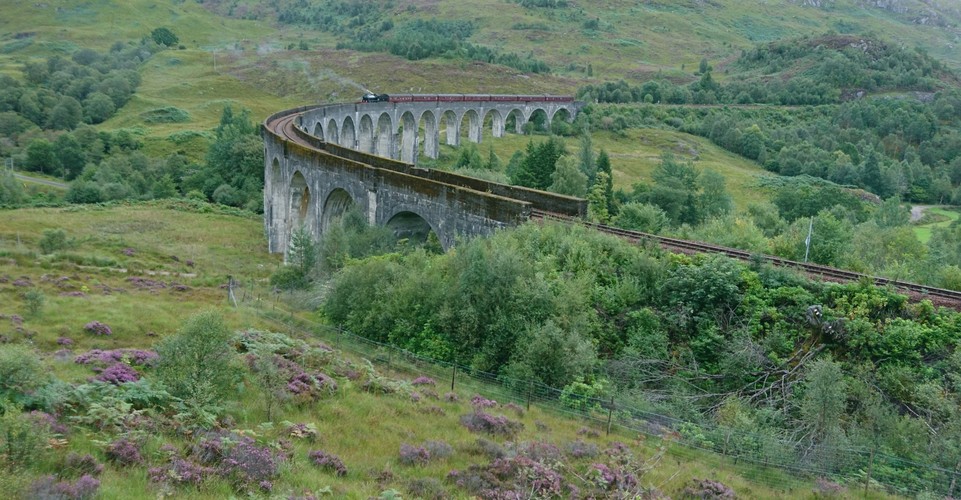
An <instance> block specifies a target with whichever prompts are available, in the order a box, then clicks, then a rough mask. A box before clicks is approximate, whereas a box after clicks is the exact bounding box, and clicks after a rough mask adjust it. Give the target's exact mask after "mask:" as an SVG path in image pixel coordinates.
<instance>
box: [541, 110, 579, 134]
mask: <svg viewBox="0 0 961 500" xmlns="http://www.w3.org/2000/svg"><path fill="white" fill-rule="evenodd" d="M547 123H548V124H549V125H550V131H551V133H552V134H554V135H570V134H571V132H572V131H573V127H572V126H571V124H572V123H574V117H573V116H572V115H571V112H570V111H569V110H568V109H567V108H558V109H557V110H555V111H554V114H552V115H550V116H548V117H547Z"/></svg>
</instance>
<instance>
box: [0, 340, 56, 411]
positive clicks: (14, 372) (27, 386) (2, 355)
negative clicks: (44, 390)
mask: <svg viewBox="0 0 961 500" xmlns="http://www.w3.org/2000/svg"><path fill="white" fill-rule="evenodd" d="M46 379H47V374H46V372H45V370H44V367H43V365H42V364H41V363H40V359H39V358H38V357H37V355H36V353H34V351H33V350H32V349H29V348H27V347H25V346H22V345H7V346H3V349H0V401H2V400H3V398H8V399H18V398H20V397H22V396H23V395H25V394H27V393H29V392H31V391H33V390H34V389H37V388H39V387H41V386H42V385H43V384H44V382H45V381H46Z"/></svg>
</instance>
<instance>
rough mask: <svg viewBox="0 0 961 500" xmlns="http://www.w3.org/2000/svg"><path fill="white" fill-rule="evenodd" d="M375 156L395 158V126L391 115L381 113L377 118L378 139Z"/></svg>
mask: <svg viewBox="0 0 961 500" xmlns="http://www.w3.org/2000/svg"><path fill="white" fill-rule="evenodd" d="M375 142H376V146H375V147H376V150H375V151H374V154H376V155H378V156H383V157H385V158H392V157H393V147H392V146H393V145H394V126H393V124H392V123H391V120H390V114H388V113H381V114H380V116H379V117H378V118H377V138H376V141H375Z"/></svg>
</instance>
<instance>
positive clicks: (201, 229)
mask: <svg viewBox="0 0 961 500" xmlns="http://www.w3.org/2000/svg"><path fill="white" fill-rule="evenodd" d="M178 207H182V205H178V204H163V205H157V204H151V205H133V206H118V207H113V208H91V209H75V208H70V209H23V210H17V211H4V212H2V215H3V219H2V220H3V221H4V222H3V223H2V224H0V276H2V277H4V278H6V280H5V281H4V282H2V283H0V304H3V306H2V308H0V313H3V314H6V315H10V314H24V315H25V317H26V318H25V322H24V327H25V329H26V331H27V332H28V334H29V335H30V337H31V339H29V340H26V339H25V338H24V337H25V335H24V334H23V333H19V332H15V331H13V329H12V327H10V326H8V325H9V322H8V321H6V320H5V321H2V322H0V334H6V335H9V336H10V337H11V338H12V339H13V341H15V342H27V343H30V344H32V345H34V346H36V348H37V349H39V350H40V351H41V352H42V353H43V356H44V363H45V364H46V365H47V366H48V367H50V369H51V372H52V373H54V374H55V375H57V376H58V377H60V378H62V379H65V380H70V381H74V382H82V381H84V380H86V379H87V378H89V377H90V376H91V372H90V370H89V369H87V368H85V367H82V366H80V365H76V364H74V363H70V362H69V361H57V360H56V358H55V357H54V356H53V353H54V352H55V351H57V350H59V349H62V346H59V345H57V344H56V339H57V338H58V337H61V336H66V337H70V338H72V339H73V340H74V341H75V344H74V346H73V347H72V349H73V352H74V353H80V352H84V351H86V350H88V349H91V348H104V349H106V348H118V347H140V348H149V347H150V346H151V345H153V344H154V343H155V342H157V340H159V339H160V338H162V337H163V336H165V335H168V334H170V333H172V332H173V331H175V330H176V328H177V327H178V326H179V324H180V323H181V321H182V320H183V318H184V317H186V316H187V315H189V314H191V313H193V312H194V311H197V310H200V309H204V308H215V309H218V310H220V311H221V312H222V313H223V314H224V315H225V316H226V318H227V321H228V323H229V324H230V325H231V326H233V327H235V328H245V327H255V328H264V329H272V330H275V331H277V330H280V331H293V330H288V327H286V326H284V325H282V324H279V323H275V322H273V321H272V320H269V319H267V317H266V316H265V314H267V313H268V312H269V311H271V309H272V307H273V306H272V305H271V303H270V302H269V301H266V302H264V301H261V302H258V301H255V300H249V299H250V296H252V295H255V294H257V293H261V292H262V291H263V288H262V287H258V286H256V284H257V283H258V282H259V280H262V279H263V278H264V277H265V276H266V275H267V274H269V273H270V272H271V271H272V270H273V269H274V267H275V265H276V264H277V257H276V256H268V255H267V254H266V252H265V247H264V243H263V238H262V236H261V231H262V227H261V223H260V221H259V220H257V219H255V218H248V217H237V216H230V215H224V214H218V213H198V212H196V211H184V210H179V209H176V208H178ZM57 227H61V228H65V229H66V230H67V232H68V234H69V236H70V237H71V238H74V239H75V240H76V244H75V245H74V246H73V247H72V248H71V249H69V250H66V251H64V252H60V253H58V254H55V255H53V256H42V255H38V254H37V253H36V248H37V242H38V241H39V239H40V237H41V233H42V231H43V230H44V229H50V228H57ZM128 247H129V248H133V249H134V250H135V254H134V255H133V256H130V257H128V256H125V255H124V254H123V252H122V250H123V249H124V248H128ZM68 256H74V257H76V258H80V257H83V258H86V259H88V260H89V261H90V262H94V261H96V262H98V263H99V267H98V266H94V267H78V266H77V265H74V264H72V263H71V262H69V261H68ZM172 256H178V258H179V260H180V261H181V262H177V261H175V260H173V259H172ZM188 258H189V259H192V260H193V261H194V266H193V267H189V266H187V265H186V264H185V262H186V259H188ZM119 266H124V267H126V268H127V269H128V270H129V272H128V273H120V272H117V271H115V270H111V269H108V268H116V267H119ZM147 271H153V272H158V273H164V272H167V273H190V274H191V276H180V277H175V276H164V275H154V276H148V277H151V278H153V279H158V280H163V281H166V282H170V281H179V282H181V283H185V284H187V285H189V286H190V287H191V288H190V290H188V291H186V292H175V291H172V290H170V289H169V288H167V289H161V290H156V291H146V290H137V289H135V288H134V287H133V286H131V284H130V283H128V282H127V281H126V278H127V276H128V275H131V274H136V275H144V274H145V273H146V272H147ZM227 274H233V275H234V276H235V277H237V278H239V279H240V280H241V281H243V282H244V283H247V284H253V285H254V286H251V287H250V288H248V290H250V295H248V300H247V301H246V302H244V301H243V300H242V299H241V300H242V302H241V306H240V307H239V308H236V309H235V308H232V307H228V306H226V300H225V296H224V291H223V290H222V289H220V287H219V284H220V283H222V282H223V281H224V279H225V276H226V275H227ZM61 276H67V277H69V278H70V279H69V280H66V281H65V282H63V283H61V284H59V285H58V284H57V283H56V282H55V280H58V278H60V277H61ZM24 277H26V278H29V280H30V281H31V282H32V283H33V284H35V285H36V287H37V288H39V289H41V290H42V291H44V293H45V294H46V296H47V299H48V302H47V305H46V307H45V309H44V311H43V313H42V314H41V315H39V316H38V317H32V316H29V315H26V314H25V312H24V306H23V302H22V299H21V293H22V292H23V290H24V288H23V287H18V286H15V285H13V284H12V279H17V278H24ZM105 287H106V288H109V289H110V290H111V292H110V293H105V292H104V290H105V289H106V288H105ZM120 288H123V289H125V290H119V289H120ZM78 290H86V293H87V296H85V297H64V296H61V295H59V294H60V293H61V292H64V291H78ZM91 320H99V321H102V322H105V323H107V324H108V325H110V326H112V327H113V330H114V333H113V335H112V336H110V337H92V336H90V335H88V334H85V333H83V332H82V331H81V327H82V325H83V324H84V323H86V322H87V321H91ZM8 330H9V331H8ZM321 335H322V336H321V339H322V340H323V341H325V342H327V343H328V344H330V345H332V346H333V347H334V348H345V347H346V344H344V345H342V344H341V343H340V342H341V341H340V340H338V339H339V338H338V337H337V336H336V335H334V336H329V335H328V337H326V338H325V337H324V336H323V335H324V334H323V333H321ZM352 352H356V351H354V350H353V349H348V350H345V351H344V352H341V353H340V354H338V356H343V357H345V358H347V359H351V360H353V361H354V362H355V363H356V362H362V361H361V360H360V358H359V357H357V355H356V354H352ZM371 359H373V358H371ZM403 369H404V368H403V367H402V366H401V367H398V364H397V361H396V360H395V364H394V365H393V370H390V369H387V368H385V367H383V366H380V367H379V368H378V370H380V371H385V370H386V371H385V373H386V374H387V375H388V376H390V377H392V378H395V379H401V380H410V379H412V378H413V377H415V376H417V375H418V374H420V373H424V372H423V371H417V372H404V371H398V370H403ZM420 370H427V372H426V373H427V374H429V375H432V376H433V377H435V378H437V379H438V380H443V379H444V378H445V377H446V375H445V373H448V372H447V371H446V369H439V370H436V371H434V370H435V369H432V368H430V367H426V368H424V367H422V368H420ZM340 384H341V386H342V389H341V391H340V392H339V393H338V394H337V395H336V396H334V397H333V398H332V399H328V400H325V401H321V402H320V403H318V404H315V405H309V406H304V407H300V406H288V407H284V408H282V409H281V410H280V415H279V416H276V417H275V418H274V421H275V422H281V421H283V420H289V421H293V422H311V423H313V424H314V425H316V427H317V429H318V431H319V434H320V440H319V442H318V443H315V444H308V443H305V442H297V443H296V444H295V449H294V458H293V460H292V461H291V462H289V463H288V464H287V465H285V466H284V467H283V468H282V473H281V477H280V478H279V479H278V480H277V481H275V490H274V491H275V492H276V493H281V494H286V493H298V494H300V493H302V492H304V491H316V490H318V489H321V488H324V487H327V486H329V487H330V488H331V490H332V492H333V494H334V495H335V496H337V497H339V498H368V496H370V495H377V494H378V493H379V492H380V491H382V490H384V489H387V488H396V489H398V490H400V491H404V489H405V487H406V486H405V485H406V484H407V481H408V480H410V479H413V478H431V477H433V478H442V477H444V476H445V475H446V473H447V472H448V471H449V470H451V469H461V470H463V469H466V468H467V467H468V466H469V465H470V464H474V463H482V462H483V461H484V459H483V458H482V457H481V456H480V455H479V454H478V452H477V451H476V450H475V448H474V445H473V443H474V442H475V440H476V438H477V436H476V435H473V434H470V433H469V432H467V431H466V430H465V429H464V428H463V427H462V426H461V425H460V424H459V423H458V420H459V417H460V415H463V414H465V413H468V412H469V411H470V408H469V404H468V403H467V401H466V400H468V399H469V398H470V397H471V395H473V394H476V393H478V392H480V393H482V394H485V395H487V396H488V397H495V398H497V399H499V400H501V401H504V399H503V396H504V394H503V393H498V392H497V390H496V389H493V388H491V387H488V386H483V385H477V384H476V383H474V382H471V381H469V380H467V379H465V378H463V375H462V376H461V378H459V382H458V383H457V392H458V393H459V395H460V398H461V402H454V403H451V402H443V401H438V400H434V399H432V398H430V397H427V398H425V399H424V400H423V401H421V402H420V403H414V402H412V401H411V400H410V398H409V397H408V396H404V395H395V396H376V395H373V394H370V393H368V392H366V391H364V390H363V388H362V387H361V385H360V383H359V382H358V383H351V382H349V381H347V380H344V379H341V380H340ZM445 384H446V382H444V383H441V385H440V386H438V387H436V391H437V392H439V393H443V392H445V391H446V388H444V387H443V385H445ZM425 394H426V393H425ZM263 401H264V398H263V397H262V396H261V394H260V393H259V390H258V389H256V388H255V387H253V386H250V385H247V386H246V388H245V390H244V391H243V392H242V393H239V394H238V395H237V396H236V398H235V399H234V400H233V401H231V402H229V403H228V405H227V407H228V411H229V412H230V414H231V415H232V416H233V417H234V419H235V420H236V422H237V428H239V429H252V430H256V431H255V432H256V433H257V434H258V435H259V436H261V437H263V438H265V439H269V438H273V437H274V436H275V435H277V433H278V432H279V430H275V431H271V430H264V429H259V428H258V426H259V425H260V424H262V423H264V422H265V421H266V420H267V419H266V410H265V407H264V403H263ZM431 407H436V408H439V411H438V410H436V409H431ZM275 411H276V410H275ZM503 412H504V410H501V411H497V410H495V413H503ZM507 413H508V415H509V416H511V418H515V419H519V420H520V421H522V422H523V423H524V431H523V432H522V433H521V435H520V436H519V437H518V439H519V440H520V441H530V440H539V441H547V442H552V443H554V444H556V445H558V446H559V447H561V448H562V449H563V446H564V445H565V444H566V443H569V442H571V441H573V440H575V439H578V435H577V431H578V430H579V429H581V428H582V427H584V426H585V425H587V426H592V425H593V426H594V427H600V424H587V423H585V422H584V421H580V420H576V419H571V418H569V417H566V416H564V415H561V414H556V413H554V412H553V411H550V410H544V409H540V408H538V407H537V406H536V405H535V406H534V407H532V410H531V411H530V412H529V413H526V414H525V415H523V416H521V417H518V416H516V415H514V414H513V413H512V412H507ZM600 421H601V422H603V418H602V419H600ZM538 423H540V424H542V425H538ZM545 426H546V429H544V427H545ZM257 429H259V430H257ZM104 438H105V436H103V435H99V434H96V433H91V432H90V431H80V430H76V431H74V432H72V433H71V434H70V435H68V436H67V442H68V445H67V446H68V448H67V449H62V450H60V451H59V452H58V453H59V454H65V453H66V452H67V451H79V452H83V453H86V452H90V453H94V454H95V455H96V456H98V457H99V459H100V460H103V454H102V446H101V445H98V444H97V443H95V441H96V440H103V439H104ZM428 439H431V440H444V441H447V442H448V443H450V444H451V445H452V446H453V447H454V451H455V453H454V455H453V456H452V457H451V458H449V459H447V460H442V461H439V462H435V463H432V464H430V465H428V466H425V467H409V466H404V465H402V464H400V463H399V460H398V449H399V447H400V445H401V444H402V443H411V444H420V443H422V442H423V441H425V440H428ZM583 439H585V440H587V441H590V442H594V443H596V444H597V445H598V446H599V447H600V448H601V449H603V448H604V447H606V446H607V444H609V443H610V442H612V441H614V440H618V441H625V442H627V443H628V444H630V446H631V448H632V449H633V451H634V453H635V454H636V455H637V456H639V457H643V458H647V457H651V456H653V455H655V454H656V452H657V447H658V446H660V445H661V444H665V445H667V446H668V447H669V448H670V451H669V452H668V454H667V455H666V457H665V458H664V459H663V460H662V461H661V462H660V463H659V465H657V466H656V467H654V468H653V470H652V471H651V472H650V473H649V474H648V475H647V476H645V478H644V481H645V484H650V485H657V486H658V487H659V488H660V489H662V490H663V491H665V492H667V493H669V494H674V495H676V494H677V493H678V492H679V491H680V490H681V489H683V487H684V485H685V484H686V483H687V482H688V481H689V480H690V479H691V478H694V477H698V478H703V477H710V478H713V479H717V480H720V481H722V482H724V483H725V484H727V485H729V486H731V487H733V488H734V489H735V490H736V491H737V492H738V493H739V494H741V495H744V496H746V497H750V498H777V497H781V496H783V495H785V494H791V495H793V496H797V495H802V496H803V495H806V494H807V495H809V494H810V493H809V491H810V490H809V488H810V486H809V485H805V484H804V483H803V482H798V481H796V480H794V479H790V478H787V477H783V476H781V475H779V473H777V472H776V471H764V470H759V469H755V468H753V467H750V466H747V467H746V466H744V465H743V464H742V465H740V466H738V467H734V466H733V465H732V464H731V463H729V462H727V461H724V460H721V459H719V458H717V457H716V456H713V455H704V454H701V453H698V452H694V451H691V450H687V449H682V448H674V447H673V446H672V445H671V444H670V442H665V443H662V442H661V440H660V439H656V438H646V439H645V438H644V437H643V436H638V435H636V434H632V433H625V432H615V433H614V434H613V435H611V436H610V437H606V436H603V434H602V435H601V436H599V437H594V438H591V437H583ZM496 441H500V439H496ZM163 442H172V443H174V444H177V445H178V446H184V445H186V444H188V443H189V439H187V440H180V438H176V437H173V436H153V437H151V438H150V439H149V440H148V443H147V447H146V450H147V456H148V457H150V458H148V460H150V461H152V462H153V463H154V464H157V463H159V462H161V457H162V456H163V453H162V452H160V451H159V448H160V445H161V444H162V443H163ZM318 448H320V449H325V450H327V451H330V452H333V453H336V454H338V455H340V456H341V458H342V459H343V460H344V461H345V463H346V464H347V466H348V468H349V469H350V474H348V475H347V476H346V477H344V478H337V477H334V476H332V475H330V474H325V473H319V472H317V470H316V469H314V468H313V467H312V466H310V465H309V463H308V461H307V460H306V455H307V452H308V451H309V450H312V449H318ZM588 463H590V461H589V460H588V461H586V462H583V463H580V462H578V464H577V465H576V467H578V468H582V467H586V465H587V464H588ZM385 470H387V471H391V472H392V474H393V479H390V480H388V481H378V479H377V478H378V477H379V476H381V475H382V471H385ZM745 474H748V475H750V476H751V477H753V478H754V479H753V480H748V479H745ZM761 478H763V479H764V480H765V481H764V482H765V484H772V485H776V486H775V487H773V488H772V487H767V486H763V485H760V484H759V483H758V482H757V481H758V480H759V479H761ZM101 479H102V481H103V486H102V490H101V493H102V494H101V498H105V499H112V498H147V497H153V496H157V495H158V493H161V492H163V491H165V490H163V489H161V488H160V487H159V486H157V485H155V484H151V483H149V482H148V481H147V478H146V475H145V473H144V469H139V468H132V469H118V468H115V467H108V468H107V471H106V472H105V473H104V475H103V476H102V478H101ZM779 488H795V489H793V490H790V489H785V490H782V489H779ZM448 491H449V493H451V494H456V495H460V496H463V495H464V492H463V491H460V490H455V489H450V490H448ZM188 492H189V495H190V497H192V498H224V497H227V496H230V494H231V490H230V487H229V485H227V484H226V483H225V482H223V481H222V480H219V479H215V480H211V481H208V482H207V483H205V485H204V486H203V487H202V488H201V489H199V490H190V489H175V490H172V491H167V493H175V494H186V493H188Z"/></svg>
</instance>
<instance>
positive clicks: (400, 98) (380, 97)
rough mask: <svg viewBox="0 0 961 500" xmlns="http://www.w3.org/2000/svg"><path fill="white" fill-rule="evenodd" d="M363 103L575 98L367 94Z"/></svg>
mask: <svg viewBox="0 0 961 500" xmlns="http://www.w3.org/2000/svg"><path fill="white" fill-rule="evenodd" d="M361 102H574V98H573V97H572V96H561V95H506V94H389V95H388V94H365V95H364V96H363V97H362V98H361Z"/></svg>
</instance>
